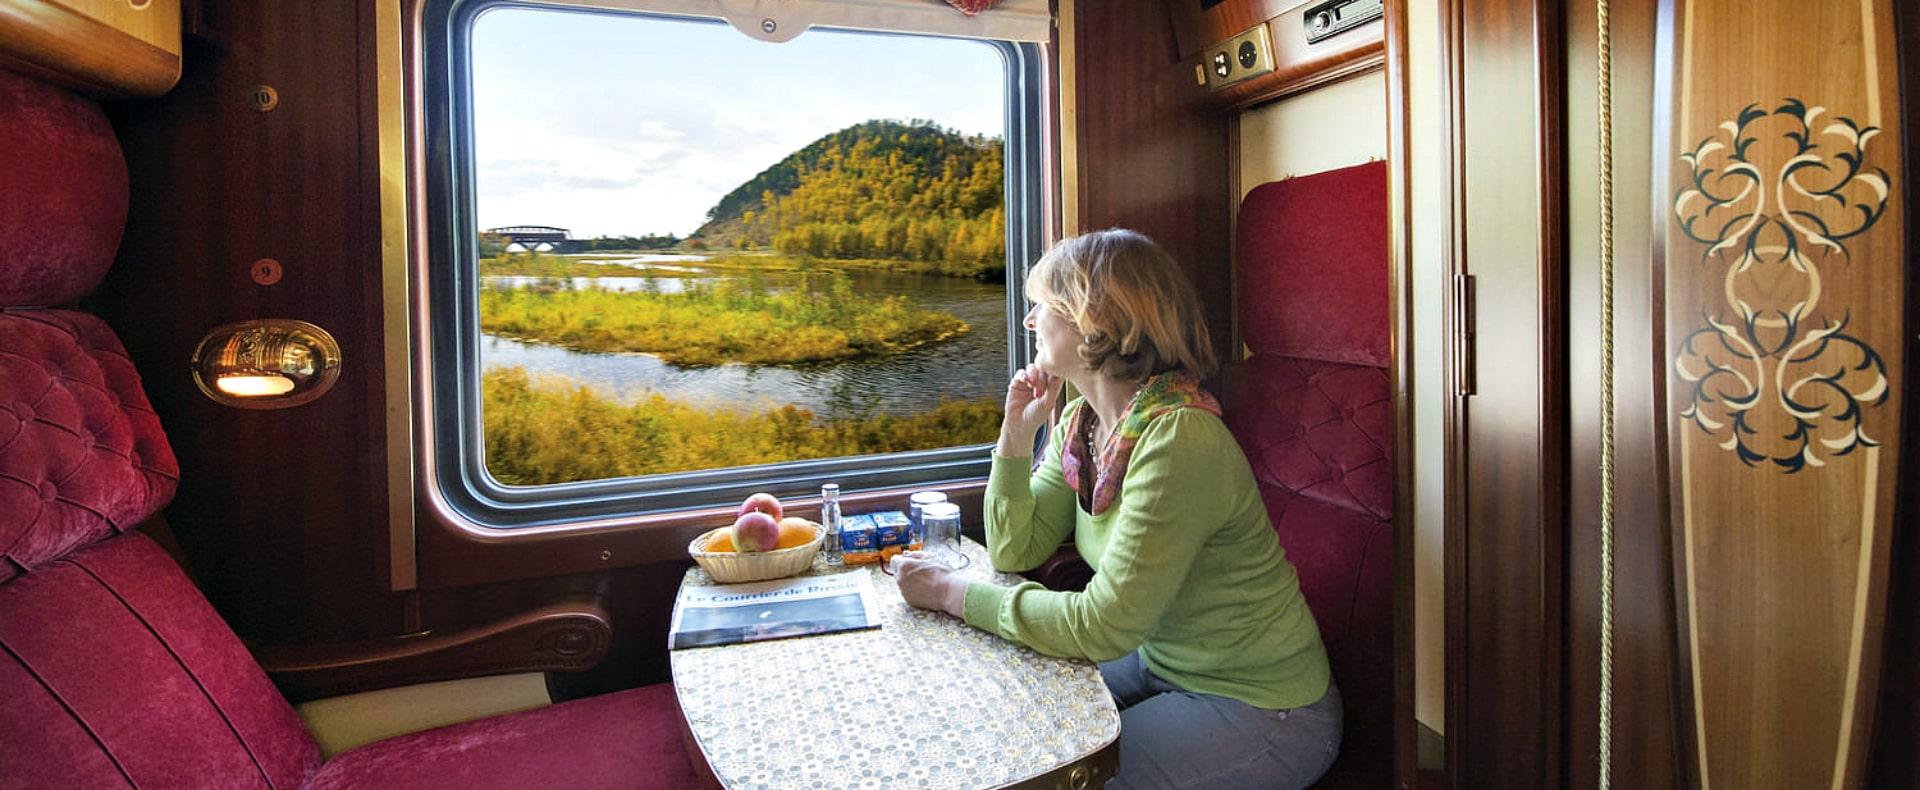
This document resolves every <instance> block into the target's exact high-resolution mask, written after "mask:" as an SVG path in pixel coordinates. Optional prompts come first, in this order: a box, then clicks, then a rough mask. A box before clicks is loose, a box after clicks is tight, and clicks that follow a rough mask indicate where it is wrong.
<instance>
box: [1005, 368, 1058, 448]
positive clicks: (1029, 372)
mask: <svg viewBox="0 0 1920 790" xmlns="http://www.w3.org/2000/svg"><path fill="white" fill-rule="evenodd" d="M1059 400H1060V377H1059V376H1053V375H1049V374H1047V373H1046V372H1044V371H1042V370H1040V366H1039V365H1037V364H1035V365H1028V366H1026V368H1024V369H1022V370H1020V371H1019V372H1017V373H1014V374H1013V379H1012V380H1011V381H1008V382H1007V404H1006V418H1005V421H1004V422H1002V423H1001V424H1000V445H999V447H997V448H995V452H997V453H999V454H1000V456H1001V457H1002V458H1026V457H1028V456H1031V455H1033V436H1034V434H1035V433H1038V432H1039V431H1040V427H1041V426H1043V425H1046V424H1047V419H1048V418H1050V417H1052V416H1053V407H1054V404H1055V403H1056V402H1057V401H1059Z"/></svg>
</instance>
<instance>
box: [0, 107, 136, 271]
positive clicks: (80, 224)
mask: <svg viewBox="0 0 1920 790" xmlns="http://www.w3.org/2000/svg"><path fill="white" fill-rule="evenodd" d="M126 222H127V163H126V159H125V158H124V157H123V156H122V155H121V153H120V143H119V141H118V140H116V139H115V138H114V136H113V128H112V127H111V126H109V125H108V124H107V117H106V115H105V114H104V113H102V112H101V111H100V107H99V105H97V104H94V103H93V102H91V101H87V100H86V99H83V98H80V97H79V96H75V95H73V94H71V93H68V92H66V91H64V90H61V89H59V88H56V87H53V86H50V85H47V84H46V83H43V82H40V81H37V80H34V79H30V78H28V77H23V76H21V75H18V74H14V73H13V72H10V71H7V70H5V69H0V307H31V306H48V305H51V306H58V305H66V304H70V303H72V302H73V301H74V300H77V299H79V298H80V297H82V296H85V295H87V293H89V292H91V291H92V290H93V289H94V287H95V286H97V285H99V284H100V280H101V278H102V277H105V276H106V273H107V269H108V268H109V267H110V266H112V265H113V257H114V252H115V251H116V250H117V249H118V248H119V247H120V234H121V232H122V231H123V230H124V229H125V227H126Z"/></svg>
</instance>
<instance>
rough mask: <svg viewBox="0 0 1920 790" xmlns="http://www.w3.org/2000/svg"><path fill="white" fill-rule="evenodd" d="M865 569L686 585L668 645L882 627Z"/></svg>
mask: <svg viewBox="0 0 1920 790" xmlns="http://www.w3.org/2000/svg"><path fill="white" fill-rule="evenodd" d="M868 576H869V574H867V573H866V572H865V571H853V572H849V573H836V574H832V575H827V576H801V577H797V578H790V579H777V580H774V581H765V582H753V583H750V584H717V585H713V586H710V587H696V586H691V585H688V586H682V587H681V588H680V596H679V600H677V601H675V603H674V607H673V624H672V626H671V629H670V630H669V632H668V636H667V646H668V647H669V648H670V649H673V650H679V649H681V648H688V647H705V646H708V645H727V644H733V643H736V642H759V641H763V640H767V639H784V638H787V637H792V636H808V635H812V634H830V633H834V632H837V631H857V630H861V629H866V628H879V627H880V617H879V612H877V611H876V610H875V608H874V600H873V581H872V580H871V579H870V578H868Z"/></svg>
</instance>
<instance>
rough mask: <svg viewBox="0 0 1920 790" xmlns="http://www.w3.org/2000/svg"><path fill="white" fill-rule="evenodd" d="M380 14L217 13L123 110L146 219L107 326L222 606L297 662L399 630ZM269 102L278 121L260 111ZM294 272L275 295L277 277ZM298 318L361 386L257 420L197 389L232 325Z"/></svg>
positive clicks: (285, 3) (122, 263)
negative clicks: (259, 271)
mask: <svg viewBox="0 0 1920 790" xmlns="http://www.w3.org/2000/svg"><path fill="white" fill-rule="evenodd" d="M360 5H361V4H360V3H305V2H293V1H292V0H262V1H261V2H254V1H253V0H206V2H204V3H201V4H200V6H199V8H198V9H197V10H198V11H199V13H198V14H197V15H196V17H195V25H196V28H195V32H196V33H197V35H195V36H193V37H191V38H190V39H189V41H188V46H187V52H186V64H185V69H184V75H183V78H182V80H181V83H180V85H179V86H178V87H176V88H175V89H174V90H173V91H171V92H169V93H168V94H166V95H165V96H162V97H160V98H158V99H155V100H152V101H143V102H131V103H125V104H118V103H116V104H113V105H110V106H109V111H110V114H111V115H112V116H113V118H114V120H115V124H116V128H117V130H118V131H119V133H120V136H121V138H122V141H123V145H124V147H125V149H126V152H127V159H128V167H129V171H130V175H131V180H132V190H133V204H132V210H131V212H130V219H129V223H128V230H127V234H126V239H125V242H124V243H123V244H122V249H121V253H120V257H119V260H118V262H117V263H116V265H115V267H114V270H113V271H112V272H111V273H110V274H109V276H108V281H107V283H106V285H105V287H104V288H103V290H102V293H101V299H102V300H103V302H104V303H105V304H104V306H103V308H102V312H103V313H104V314H105V315H107V316H108V318H109V320H110V321H112V323H113V324H114V327H115V329H116V330H117V331H118V332H119V333H120V335H121V336H122V337H123V338H125V339H126V341H127V345H128V347H129V352H130V353H131V354H132V356H133V358H134V360H135V361H136V363H137V364H138V365H139V367H140V371H141V375H142V377H143V378H144V380H145V383H146V387H147V391H148V392H149V394H150V395H151V396H152V398H153V401H154V406H155V409H156V410H157V411H158V412H159V415H160V419H161V422H162V424H163V425H164V426H165V427H166V428H167V430H168V436H169V438H170V439H171V441H172V442H173V444H174V448H175V450H176V452H177V453H178V455H179V457H180V463H181V483H180V493H179V495H178V496H177V497H176V499H175V501H174V504H173V505H172V506H171V507H170V508H168V510H167V516H168V518H169V520H170V522H171V524H172V525H173V528H174V530H175V532H177V533H178V536H179V539H180V542H181V544H182V545H183V547H184V548H185V550H186V553H187V556H188V559H189V560H190V561H191V563H192V565H193V566H194V570H195V571H196V572H197V573H198V575H199V578H200V581H201V583H202V585H203V586H204V588H205V589H206V592H207V594H208V597H209V598H210V599H212V601H213V602H214V604H215V605H216V606H217V607H218V608H219V609H220V611H221V613H222V614H223V615H225V616H226V617H227V618H228V620H229V622H231V623H232V624H233V626H234V628H235V629H236V630H237V631H239V632H240V633H241V634H242V635H243V636H246V637H248V638H250V639H254V640H258V641H263V642H277V643H293V642H312V641H334V640H350V639H361V638H367V637H371V636H378V635H385V634H390V633H394V632H397V631H398V630H399V629H400V627H401V616H400V611H401V603H400V602H399V601H398V600H397V599H396V598H394V597H393V596H390V595H388V594H386V593H384V592H383V590H384V588H385V585H384V584H383V578H382V577H381V576H380V575H379V573H378V567H379V561H378V555H377V554H376V552H378V551H382V550H384V548H385V546H386V532H385V523H386V522H385V519H386V510H385V501H384V497H385V469H386V467H385V455H384V433H383V432H384V426H385V419H384V408H385V402H384V400H383V399H382V387H383V381H382V378H381V377H382V368H381V365H380V364H379V360H380V359H381V353H382V338H380V337H379V336H378V334H377V332H376V331H374V330H375V329H376V328H377V327H378V326H379V320H380V305H379V304H378V302H377V301H375V300H373V299H372V298H370V294H373V293H377V291H375V290H370V289H369V287H368V283H369V281H370V280H371V281H373V282H375V283H377V281H378V272H379V261H380V253H381V247H380V237H379V234H378V226H377V225H370V224H369V218H372V217H375V216H377V211H376V210H375V208H374V206H372V205H371V203H372V201H375V200H377V197H378V196H377V194H374V193H369V192H367V191H365V190H363V189H362V188H361V187H362V185H363V184H364V183H366V174H367V173H368V172H369V171H370V169H371V168H373V167H374V165H375V162H374V161H372V160H371V159H369V158H368V156H367V153H366V150H365V149H363V148H362V141H363V140H367V139H371V138H372V137H373V135H372V132H371V130H372V120H373V119H372V118H371V115H370V112H369V110H370V108H371V103H370V102H371V95H370V94H363V93H362V90H361V88H362V85H363V76H362V75H364V74H367V73H368V72H367V71H366V69H367V67H369V66H370V65H371V52H370V50H369V49H368V48H367V44H368V43H369V42H370V36H368V35H363V33H366V32H367V31H363V30H362V29H361V27H360ZM256 86H268V87H271V88H272V90H273V91H274V93H275V94H276V96H277V104H276V105H275V106H273V107H272V109H270V110H266V111H260V110H258V109H256V108H255V106H254V105H253V104H252V102H251V99H252V97H253V96H254V95H255V94H256V93H258V89H257V88H256ZM262 258H271V259H274V260H276V261H278V262H279V263H280V264H281V266H282V267H283V270H284V275H283V277H282V279H281V280H280V281H279V282H277V283H275V284H272V285H258V284H255V283H254V282H253V281H252V280H251V279H250V278H249V276H248V270H249V267H250V266H251V265H252V264H253V263H254V262H255V261H257V260H260V259H262ZM253 317H277V318H294V319H300V320H304V321H310V322H313V323H315V324H318V325H320V326H322V327H325V328H326V329H327V330H328V331H329V332H331V333H332V334H333V335H334V337H335V338H336V339H337V340H338V341H339V342H340V345H341V347H342V349H343V357H344V367H343V373H342V377H341V380H340V383H339V384H338V385H337V386H335V387H334V389H333V390H332V391H330V392H328V393H327V394H326V395H325V396H323V397H321V398H320V399H318V400H316V401H314V402H312V403H309V404H306V405H303V406H298V407H295V408H292V409H285V410H277V411H246V410H240V409H232V408H228V407H224V406H220V405H217V404H215V403H213V402H212V401H210V400H208V399H207V398H206V397H204V396H202V395H201V394H200V393H199V391H198V390H197V389H196V388H195V386H194V384H193V382H192V381H191V379H190V378H189V376H188V372H187V364H186V363H187V359H188V356H189V355H190V353H191V352H192V350H193V345H194V343H195V342H197V340H198V339H199V338H200V337H201V335H202V334H204V333H205V331H206V330H207V329H209V328H211V327H213V326H216V325H219V324H223V323H227V322H231V321H238V320H242V319H246V318H253Z"/></svg>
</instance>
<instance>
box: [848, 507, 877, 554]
mask: <svg viewBox="0 0 1920 790" xmlns="http://www.w3.org/2000/svg"><path fill="white" fill-rule="evenodd" d="M875 532H876V531H875V529H874V526H873V517H872V516H868V515H866V514H864V513H863V514H860V515H857V516H846V517H844V518H842V519H841V521H840V557H841V561H843V562H846V563H849V564H855V565H857V564H860V563H864V562H879V561H880V542H879V540H877V537H876V534H875Z"/></svg>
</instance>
